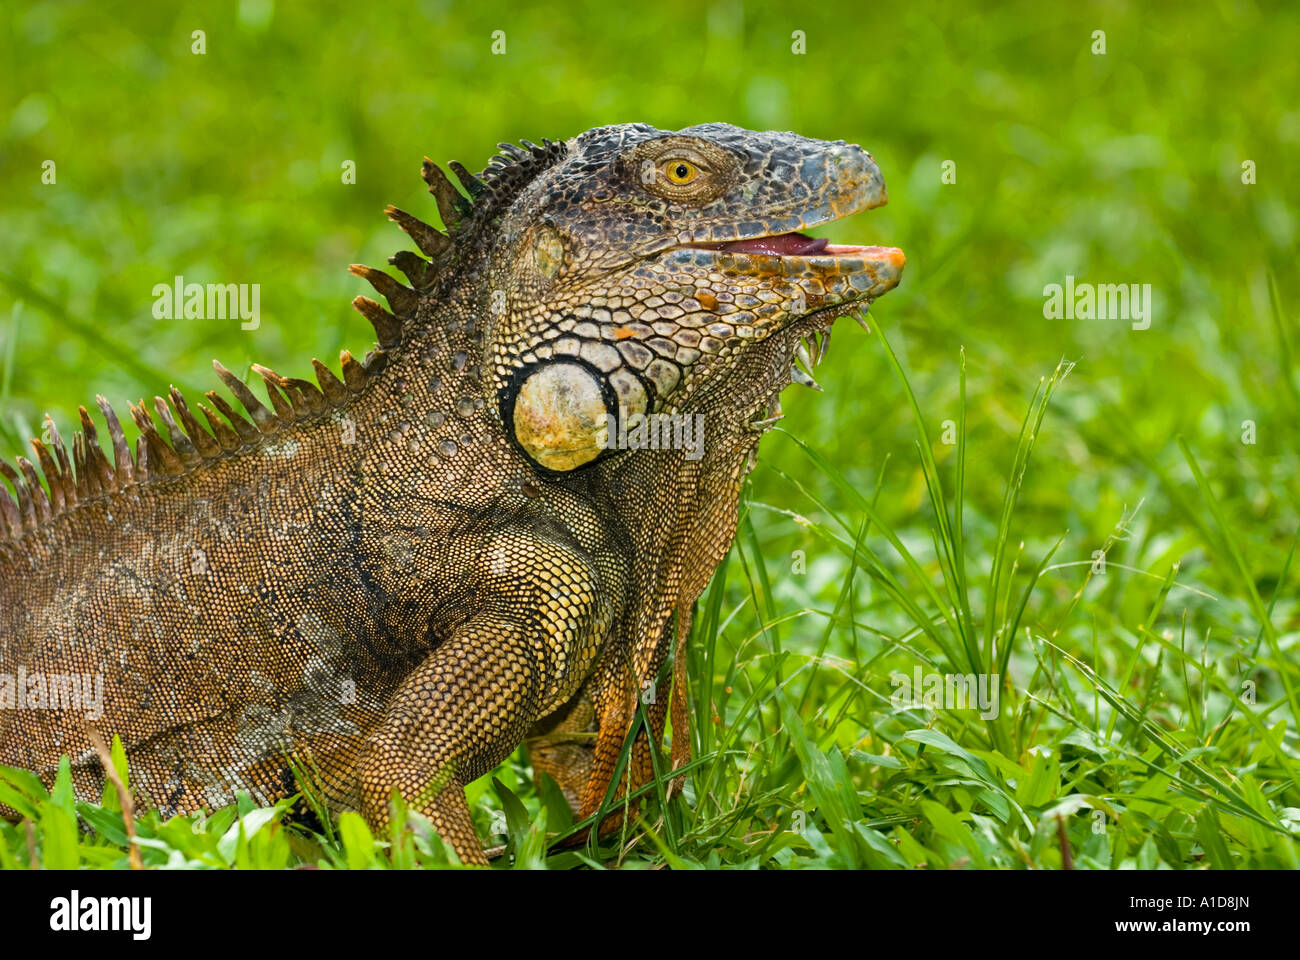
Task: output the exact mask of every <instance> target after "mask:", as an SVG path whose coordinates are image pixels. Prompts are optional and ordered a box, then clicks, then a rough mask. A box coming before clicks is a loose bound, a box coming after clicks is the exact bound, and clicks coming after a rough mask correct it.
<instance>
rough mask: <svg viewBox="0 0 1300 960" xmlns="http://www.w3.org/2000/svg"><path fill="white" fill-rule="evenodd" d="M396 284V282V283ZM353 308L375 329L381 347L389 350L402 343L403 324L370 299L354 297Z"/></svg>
mask: <svg viewBox="0 0 1300 960" xmlns="http://www.w3.org/2000/svg"><path fill="white" fill-rule="evenodd" d="M394 282H396V281H394ZM352 306H353V307H354V308H355V309H356V311H357V312H358V313H360V314H361V315H362V316H363V317H365V318H366V319H367V320H369V321H370V323H371V325H372V326H373V327H374V328H375V336H376V337H378V338H379V346H380V347H382V348H384V349H388V348H389V347H395V346H397V345H398V344H399V343H401V341H402V322H401V321H400V320H398V319H397V318H396V317H395V316H393V315H392V314H391V313H389V312H388V311H387V310H385V309H384V308H383V307H381V306H380V305H379V303H378V302H376V301H374V300H371V299H370V298H369V297H354V298H353V299H352Z"/></svg>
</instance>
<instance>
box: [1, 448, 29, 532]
mask: <svg viewBox="0 0 1300 960" xmlns="http://www.w3.org/2000/svg"><path fill="white" fill-rule="evenodd" d="M0 476H3V477H4V478H5V479H6V480H8V481H9V484H10V486H12V487H13V488H14V498H15V500H16V502H15V503H14V508H15V513H14V515H13V517H12V521H11V522H12V526H13V528H14V529H15V530H21V529H23V528H24V527H26V528H28V529H35V527H36V508H35V507H34V506H33V505H32V498H31V497H30V496H28V494H27V483H26V481H24V480H23V479H22V478H21V477H20V476H19V475H18V472H17V471H16V470H14V468H13V467H11V466H9V464H7V463H5V462H4V461H3V460H0Z"/></svg>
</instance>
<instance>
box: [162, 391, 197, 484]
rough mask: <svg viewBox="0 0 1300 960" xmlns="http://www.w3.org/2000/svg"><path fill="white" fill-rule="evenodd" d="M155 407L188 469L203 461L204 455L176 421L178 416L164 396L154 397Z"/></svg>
mask: <svg viewBox="0 0 1300 960" xmlns="http://www.w3.org/2000/svg"><path fill="white" fill-rule="evenodd" d="M153 408H154V409H155V410H156V411H158V419H159V420H161V421H162V422H163V426H165V427H166V428H167V436H168V437H169V438H170V439H171V447H172V450H174V451H175V453H176V455H177V456H178V457H180V460H181V464H182V465H183V466H184V467H185V468H186V469H188V468H189V467H192V466H194V465H195V464H196V463H198V462H199V461H201V460H202V459H203V457H202V456H201V455H200V454H199V450H198V447H196V446H195V445H194V441H193V440H191V439H190V438H189V437H188V436H187V435H186V434H185V432H184V431H183V430H181V428H180V426H179V425H178V424H177V423H176V418H175V417H173V416H172V411H171V408H170V407H169V406H167V401H166V400H164V399H163V398H162V397H154V398H153Z"/></svg>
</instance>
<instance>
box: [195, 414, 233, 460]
mask: <svg viewBox="0 0 1300 960" xmlns="http://www.w3.org/2000/svg"><path fill="white" fill-rule="evenodd" d="M198 408H199V412H200V413H202V414H203V419H205V420H207V421H208V426H209V427H211V428H212V435H213V436H214V437H215V438H216V441H217V444H218V445H219V446H220V447H221V450H222V452H223V453H232V452H234V451H235V450H238V449H239V448H240V447H242V446H243V445H244V441H243V440H241V439H240V437H239V434H237V433H236V432H235V431H234V430H232V429H231V427H230V424H228V423H226V422H225V421H224V420H222V419H221V418H220V417H219V416H217V414H216V413H214V412H213V410H212V408H211V407H206V406H204V405H203V404H202V403H200V404H198ZM240 419H243V418H242V417H241V418H240Z"/></svg>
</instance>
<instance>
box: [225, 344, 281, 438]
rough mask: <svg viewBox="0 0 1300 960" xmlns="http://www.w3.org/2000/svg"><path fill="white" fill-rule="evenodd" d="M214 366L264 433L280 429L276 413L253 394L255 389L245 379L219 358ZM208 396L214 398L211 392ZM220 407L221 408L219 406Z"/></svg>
mask: <svg viewBox="0 0 1300 960" xmlns="http://www.w3.org/2000/svg"><path fill="white" fill-rule="evenodd" d="M212 368H213V369H214V370H216V371H217V376H218V377H220V378H221V382H222V383H224V384H225V385H226V387H227V389H229V390H230V392H231V393H233V394H234V395H235V397H236V399H238V400H239V402H240V403H241V404H243V406H244V409H245V410H247V411H248V415H249V416H250V417H252V418H253V423H254V424H256V425H257V428H258V429H259V430H261V431H262V432H263V433H275V432H276V431H277V430H278V429H279V422H278V421H277V419H276V416H275V414H274V413H272V412H271V411H270V410H268V409H267V408H266V405H265V404H263V403H262V401H261V400H258V399H257V397H256V396H254V395H253V391H252V390H249V389H248V387H247V385H245V383H244V381H242V380H240V379H239V378H238V377H237V376H235V375H234V374H233V373H231V372H230V371H229V370H227V369H226V368H225V367H224V366H222V365H221V362H220V361H218V360H213V361H212ZM208 396H209V397H210V398H213V395H212V394H210V393H209V394H208ZM213 399H215V398H213ZM218 409H221V408H220V407H218ZM221 412H222V413H225V412H226V411H225V410H222V411H221ZM241 419H242V418H241ZM236 429H238V426H236Z"/></svg>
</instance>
